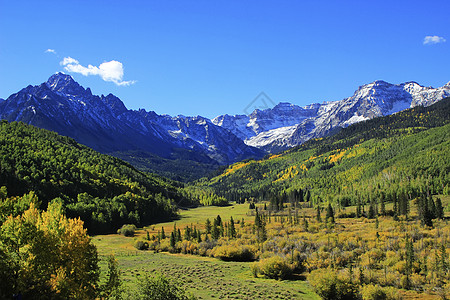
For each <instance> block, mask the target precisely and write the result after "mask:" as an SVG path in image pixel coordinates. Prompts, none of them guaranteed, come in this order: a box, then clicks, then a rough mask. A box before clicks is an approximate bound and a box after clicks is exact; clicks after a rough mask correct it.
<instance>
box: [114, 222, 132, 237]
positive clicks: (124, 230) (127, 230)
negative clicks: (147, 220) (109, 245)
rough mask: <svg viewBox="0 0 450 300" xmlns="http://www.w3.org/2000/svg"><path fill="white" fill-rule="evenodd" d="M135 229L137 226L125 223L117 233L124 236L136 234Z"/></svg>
mask: <svg viewBox="0 0 450 300" xmlns="http://www.w3.org/2000/svg"><path fill="white" fill-rule="evenodd" d="M135 231H136V226H134V225H133V224H125V225H123V226H122V227H121V228H120V229H119V230H117V233H118V234H122V235H124V236H134V232H135Z"/></svg>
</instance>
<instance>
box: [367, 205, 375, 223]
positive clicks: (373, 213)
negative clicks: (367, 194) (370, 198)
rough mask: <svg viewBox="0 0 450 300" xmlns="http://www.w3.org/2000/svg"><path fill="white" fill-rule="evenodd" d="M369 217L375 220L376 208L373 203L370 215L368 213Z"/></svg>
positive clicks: (370, 207)
mask: <svg viewBox="0 0 450 300" xmlns="http://www.w3.org/2000/svg"><path fill="white" fill-rule="evenodd" d="M367 217H368V218H369V219H373V218H375V206H374V204H373V202H371V203H370V206H369V213H368V215H367Z"/></svg>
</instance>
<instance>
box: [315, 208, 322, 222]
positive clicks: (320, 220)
mask: <svg viewBox="0 0 450 300" xmlns="http://www.w3.org/2000/svg"><path fill="white" fill-rule="evenodd" d="M316 211H317V214H316V219H317V222H322V218H321V217H320V206H319V205H317V210H316Z"/></svg>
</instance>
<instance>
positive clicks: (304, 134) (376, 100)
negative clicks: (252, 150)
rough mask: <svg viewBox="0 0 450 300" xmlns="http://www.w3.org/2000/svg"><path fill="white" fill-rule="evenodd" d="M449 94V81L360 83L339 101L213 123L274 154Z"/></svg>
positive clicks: (224, 117)
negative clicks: (440, 84)
mask: <svg viewBox="0 0 450 300" xmlns="http://www.w3.org/2000/svg"><path fill="white" fill-rule="evenodd" d="M448 96H450V82H449V83H448V84H446V85H444V86H443V87H441V88H437V89H435V88H432V87H423V86H420V85H419V84H417V83H415V82H407V83H403V84H390V83H387V82H384V81H380V80H379V81H375V82H373V83H370V84H366V85H363V86H361V87H360V88H359V89H358V90H357V91H355V93H354V95H353V96H352V97H349V98H346V99H343V100H340V101H332V102H324V103H322V104H318V103H315V104H311V105H309V106H306V107H299V106H296V105H292V104H289V103H280V104H278V105H276V106H275V107H274V108H271V109H265V110H255V111H254V112H253V113H252V114H250V115H248V116H246V115H236V116H229V115H222V116H219V117H216V118H215V119H213V123H214V124H217V125H219V126H223V127H225V128H227V129H229V130H230V131H231V132H233V133H234V134H236V135H237V136H238V137H240V138H241V139H243V140H244V141H245V143H246V144H247V145H251V146H254V147H258V148H261V149H264V150H266V151H269V152H272V153H273V152H278V151H280V150H286V149H287V148H289V147H292V146H296V145H299V144H302V143H304V142H305V141H307V140H309V139H311V138H319V137H323V136H326V135H329V134H330V133H332V132H333V131H335V130H336V129H338V128H342V127H347V126H349V125H351V124H354V123H357V122H361V121H364V120H369V119H372V118H374V117H380V116H386V115H390V114H393V113H396V112H399V111H401V110H404V109H407V108H411V107H415V106H428V105H431V104H433V103H436V102H437V101H439V100H441V99H443V98H445V97H448Z"/></svg>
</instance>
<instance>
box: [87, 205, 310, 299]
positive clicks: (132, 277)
mask: <svg viewBox="0 0 450 300" xmlns="http://www.w3.org/2000/svg"><path fill="white" fill-rule="evenodd" d="M247 212H248V204H240V205H233V206H227V207H199V208H195V209H190V210H183V211H181V214H180V215H181V218H180V219H179V220H177V221H175V222H169V223H162V224H158V225H157V226H150V227H148V228H147V229H148V230H149V231H150V233H153V232H156V231H157V230H160V229H161V226H164V228H165V231H166V232H170V231H172V229H173V225H174V223H176V224H177V226H178V227H180V228H183V227H184V226H186V225H190V224H191V223H192V224H194V225H196V226H197V227H198V228H200V227H203V225H204V223H205V221H206V219H207V218H209V219H210V220H212V219H213V218H214V217H215V216H217V215H220V216H221V217H222V219H223V220H229V218H230V217H231V216H233V218H234V219H235V220H242V218H244V220H245V221H246V222H247V221H250V220H252V221H253V219H254V217H253V216H250V215H247ZM152 227H155V228H154V229H152ZM144 234H146V233H145V231H144V230H138V232H137V236H143V235H144ZM133 240H134V238H130V237H124V236H121V235H118V234H111V235H100V236H95V237H93V241H94V243H95V245H96V246H97V248H98V251H99V255H100V257H101V258H105V257H106V256H107V255H109V254H114V255H115V257H116V258H117V259H118V261H119V266H120V269H121V272H122V277H123V279H124V284H125V287H126V288H127V289H134V288H136V283H137V282H138V280H139V277H141V276H143V275H144V274H146V273H147V274H152V273H153V272H155V271H158V272H161V273H163V274H165V275H166V276H169V277H171V278H175V279H176V280H177V281H178V282H179V284H180V285H181V286H183V288H184V289H186V290H188V291H189V292H192V293H193V294H194V295H195V296H197V297H198V298H199V299H319V297H318V296H317V295H316V294H315V293H314V292H313V291H312V289H311V287H310V285H309V284H308V282H307V281H303V280H292V281H291V280H284V281H278V280H272V279H264V278H254V277H253V276H252V274H251V270H250V265H251V263H245V262H224V261H221V260H219V259H215V258H210V257H200V256H193V255H181V254H168V253H154V252H153V251H138V250H136V249H135V248H134V247H133V246H132V244H133ZM101 267H102V269H103V270H104V269H105V268H106V263H105V260H104V259H102V263H101ZM102 273H104V272H102Z"/></svg>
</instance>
